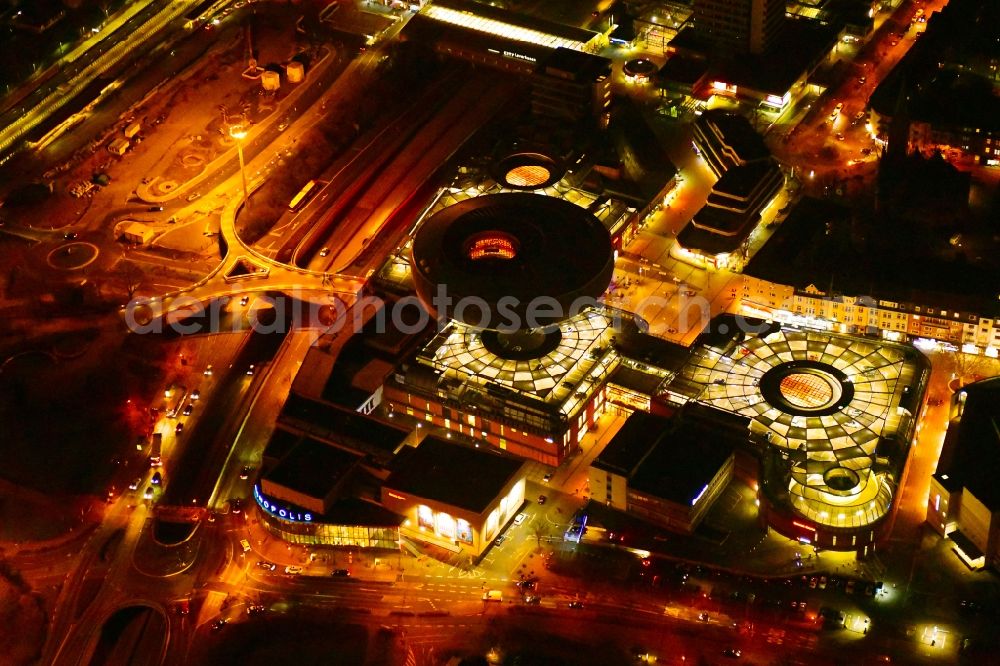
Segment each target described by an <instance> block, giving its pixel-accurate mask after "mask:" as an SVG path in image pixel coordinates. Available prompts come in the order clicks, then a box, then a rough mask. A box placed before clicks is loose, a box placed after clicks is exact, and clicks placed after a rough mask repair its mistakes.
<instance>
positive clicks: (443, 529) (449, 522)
mask: <svg viewBox="0 0 1000 666" xmlns="http://www.w3.org/2000/svg"><path fill="white" fill-rule="evenodd" d="M437 533H438V536H442V537H444V538H445V539H454V538H455V519H454V518H452V517H451V516H449V515H448V514H447V513H444V512H442V513H439V514H438V515H437Z"/></svg>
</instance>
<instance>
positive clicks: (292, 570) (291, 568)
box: [285, 564, 302, 576]
mask: <svg viewBox="0 0 1000 666" xmlns="http://www.w3.org/2000/svg"><path fill="white" fill-rule="evenodd" d="M285 573H286V574H288V575H290V576H297V575H299V574H300V573H302V567H300V566H296V565H294V564H289V565H288V566H287V567H285Z"/></svg>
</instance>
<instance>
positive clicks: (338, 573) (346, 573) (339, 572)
mask: <svg viewBox="0 0 1000 666" xmlns="http://www.w3.org/2000/svg"><path fill="white" fill-rule="evenodd" d="M330 575H331V576H335V577H343V578H346V577H348V576H350V575H351V572H350V571H348V570H347V569H334V570H333V571H331V572H330Z"/></svg>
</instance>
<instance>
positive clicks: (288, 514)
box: [253, 484, 313, 523]
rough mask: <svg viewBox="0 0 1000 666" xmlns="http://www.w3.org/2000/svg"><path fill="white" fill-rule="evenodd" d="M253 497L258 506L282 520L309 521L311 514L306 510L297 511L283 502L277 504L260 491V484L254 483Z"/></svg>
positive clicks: (310, 520)
mask: <svg viewBox="0 0 1000 666" xmlns="http://www.w3.org/2000/svg"><path fill="white" fill-rule="evenodd" d="M253 498H254V499H255V500H257V504H258V506H260V508H262V509H264V510H265V511H267V512H268V513H269V514H271V515H272V516H277V517H278V518H281V519H282V520H289V521H291V522H294V523H311V522H312V519H313V515H312V514H311V513H309V512H307V511H299V510H298V509H293V508H291V507H289V506H287V505H284V504H278V503H277V502H275V501H274V500H272V499H271V498H269V497H267V496H266V495H264V493H262V492H260V486H258V485H257V484H254V486H253Z"/></svg>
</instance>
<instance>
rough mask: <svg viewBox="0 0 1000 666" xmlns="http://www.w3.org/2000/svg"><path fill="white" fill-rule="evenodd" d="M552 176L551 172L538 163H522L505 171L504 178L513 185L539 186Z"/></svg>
mask: <svg viewBox="0 0 1000 666" xmlns="http://www.w3.org/2000/svg"><path fill="white" fill-rule="evenodd" d="M551 177H552V172H550V171H549V170H548V169H546V168H545V167H543V166H542V165H540V164H522V165H521V166H516V167H514V168H513V169H511V170H510V171H508V172H507V173H506V175H505V176H504V180H506V181H507V184H508V185H512V186H514V187H540V186H541V185H542V184H543V183H545V182H547V181H548V180H549V178H551Z"/></svg>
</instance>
